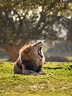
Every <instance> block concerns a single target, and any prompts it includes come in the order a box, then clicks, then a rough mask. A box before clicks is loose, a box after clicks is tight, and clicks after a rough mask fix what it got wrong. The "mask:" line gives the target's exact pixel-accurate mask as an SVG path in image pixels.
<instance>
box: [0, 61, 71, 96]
mask: <svg viewBox="0 0 72 96" xmlns="http://www.w3.org/2000/svg"><path fill="white" fill-rule="evenodd" d="M13 65H14V63H12V62H0V96H72V63H69V62H47V63H46V64H45V65H44V67H43V70H44V71H45V72H46V73H47V74H48V75H38V76H31V75H16V74H14V73H13Z"/></svg>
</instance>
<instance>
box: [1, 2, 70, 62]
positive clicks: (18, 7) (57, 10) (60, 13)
mask: <svg viewBox="0 0 72 96" xmlns="http://www.w3.org/2000/svg"><path fill="white" fill-rule="evenodd" d="M71 9H72V7H71V3H69V2H66V1H60V0H0V26H1V27H0V45H1V47H2V48H4V49H6V51H7V52H8V53H9V55H10V57H11V60H12V61H15V60H16V58H17V56H18V50H19V48H20V47H21V46H23V45H24V44H25V43H26V42H28V41H30V40H34V39H45V38H47V39H52V40H57V39H59V36H58V32H57V31H56V30H54V29H53V25H54V24H55V22H56V21H59V20H60V19H61V18H63V17H65V16H66V15H67V13H69V12H71ZM65 12H66V13H65ZM59 34H60V33H59Z"/></svg>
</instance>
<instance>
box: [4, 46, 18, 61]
mask: <svg viewBox="0 0 72 96" xmlns="http://www.w3.org/2000/svg"><path fill="white" fill-rule="evenodd" d="M5 49H6V51H7V53H8V55H9V56H10V59H11V61H13V62H14V61H16V59H17V57H18V51H19V49H18V48H17V47H15V46H7V47H6V48H5Z"/></svg>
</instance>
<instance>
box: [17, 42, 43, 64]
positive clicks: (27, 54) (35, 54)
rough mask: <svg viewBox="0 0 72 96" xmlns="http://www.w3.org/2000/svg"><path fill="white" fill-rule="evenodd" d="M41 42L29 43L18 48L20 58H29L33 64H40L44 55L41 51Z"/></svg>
mask: <svg viewBox="0 0 72 96" xmlns="http://www.w3.org/2000/svg"><path fill="white" fill-rule="evenodd" d="M42 46H43V44H42V42H38V43H36V44H29V45H26V46H24V47H22V48H21V49H20V52H19V54H20V56H21V59H22V60H29V61H31V62H33V63H35V64H42V63H43V61H44V55H43V52H42Z"/></svg>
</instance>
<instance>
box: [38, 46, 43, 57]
mask: <svg viewBox="0 0 72 96" xmlns="http://www.w3.org/2000/svg"><path fill="white" fill-rule="evenodd" d="M38 54H39V56H40V57H41V58H43V55H42V52H41V47H40V48H39V50H38Z"/></svg>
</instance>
